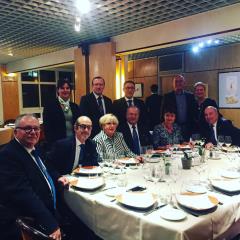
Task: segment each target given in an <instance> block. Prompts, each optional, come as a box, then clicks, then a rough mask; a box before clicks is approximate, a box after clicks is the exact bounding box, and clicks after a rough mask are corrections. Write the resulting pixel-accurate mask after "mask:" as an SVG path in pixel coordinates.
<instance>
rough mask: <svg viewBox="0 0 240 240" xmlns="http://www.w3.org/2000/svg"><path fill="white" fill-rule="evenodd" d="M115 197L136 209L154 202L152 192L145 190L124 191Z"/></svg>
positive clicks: (143, 207)
mask: <svg viewBox="0 0 240 240" xmlns="http://www.w3.org/2000/svg"><path fill="white" fill-rule="evenodd" d="M116 199H117V201H118V202H119V203H121V204H123V205H126V206H128V207H133V208H138V209H146V208H149V207H151V206H153V205H154V204H155V202H156V199H155V198H154V196H153V195H152V194H150V193H145V192H126V193H123V194H120V195H118V196H116Z"/></svg>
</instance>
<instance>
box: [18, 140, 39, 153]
mask: <svg viewBox="0 0 240 240" xmlns="http://www.w3.org/2000/svg"><path fill="white" fill-rule="evenodd" d="M14 138H15V140H16V141H17V142H18V143H19V144H20V145H21V146H23V145H22V144H21V143H20V142H19V140H18V139H17V138H16V137H14ZM23 148H24V149H25V150H26V151H27V152H28V153H29V154H31V152H32V150H35V147H33V148H27V147H25V146H23Z"/></svg>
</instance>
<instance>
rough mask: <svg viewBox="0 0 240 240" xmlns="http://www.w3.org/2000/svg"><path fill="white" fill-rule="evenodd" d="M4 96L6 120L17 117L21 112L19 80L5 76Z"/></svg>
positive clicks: (3, 83)
mask: <svg viewBox="0 0 240 240" xmlns="http://www.w3.org/2000/svg"><path fill="white" fill-rule="evenodd" d="M2 97H3V116H4V121H6V120H8V119H15V118H16V117H17V116H18V115H19V114H20V111H19V91H18V82H17V80H16V79H15V80H14V81H7V79H6V78H5V80H4V81H2Z"/></svg>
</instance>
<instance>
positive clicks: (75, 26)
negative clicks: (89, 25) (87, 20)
mask: <svg viewBox="0 0 240 240" xmlns="http://www.w3.org/2000/svg"><path fill="white" fill-rule="evenodd" d="M74 29H75V31H76V32H80V30H81V19H80V17H76V21H75V24H74Z"/></svg>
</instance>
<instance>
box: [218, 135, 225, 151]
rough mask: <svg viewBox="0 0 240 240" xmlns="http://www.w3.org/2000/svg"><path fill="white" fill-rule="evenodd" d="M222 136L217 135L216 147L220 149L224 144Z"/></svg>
mask: <svg viewBox="0 0 240 240" xmlns="http://www.w3.org/2000/svg"><path fill="white" fill-rule="evenodd" d="M224 140H225V139H224V136H223V135H219V136H218V145H219V147H220V148H222V146H223V144H224Z"/></svg>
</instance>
